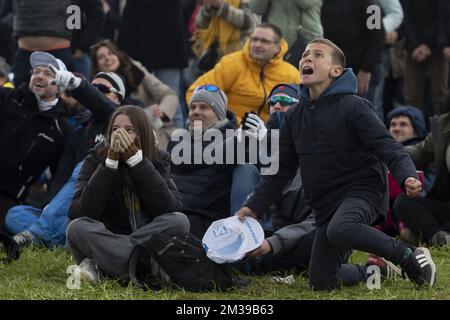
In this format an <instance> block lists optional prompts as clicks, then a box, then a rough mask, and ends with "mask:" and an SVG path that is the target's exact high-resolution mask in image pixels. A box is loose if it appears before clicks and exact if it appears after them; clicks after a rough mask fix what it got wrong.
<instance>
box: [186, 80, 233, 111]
mask: <svg viewBox="0 0 450 320" xmlns="http://www.w3.org/2000/svg"><path fill="white" fill-rule="evenodd" d="M200 90H206V91H209V92H219V95H220V98H221V99H222V101H223V103H224V104H225V107H227V102H226V101H225V98H224V97H223V95H222V91H221V90H220V88H219V87H217V86H215V85H213V84H205V85H202V86H198V87H197V88H195V89H194V93H197V92H198V91H200Z"/></svg>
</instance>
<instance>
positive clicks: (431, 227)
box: [394, 194, 450, 241]
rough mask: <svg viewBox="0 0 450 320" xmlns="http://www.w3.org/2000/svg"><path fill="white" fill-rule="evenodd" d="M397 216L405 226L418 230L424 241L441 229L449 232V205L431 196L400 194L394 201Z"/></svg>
mask: <svg viewBox="0 0 450 320" xmlns="http://www.w3.org/2000/svg"><path fill="white" fill-rule="evenodd" d="M394 211H395V214H396V215H397V217H398V218H399V219H400V220H401V221H402V222H403V223H404V224H405V226H406V227H408V228H410V229H412V230H413V231H416V232H419V233H420V234H421V235H422V237H423V239H424V240H425V241H429V240H430V239H431V238H432V237H433V235H434V234H435V233H436V232H438V231H441V230H445V231H447V232H450V205H449V204H448V203H447V202H444V201H439V200H435V199H431V198H408V197H407V196H405V195H404V194H402V195H400V196H399V197H398V198H397V200H396V202H395V203H394Z"/></svg>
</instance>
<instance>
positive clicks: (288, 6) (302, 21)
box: [250, 0, 323, 46]
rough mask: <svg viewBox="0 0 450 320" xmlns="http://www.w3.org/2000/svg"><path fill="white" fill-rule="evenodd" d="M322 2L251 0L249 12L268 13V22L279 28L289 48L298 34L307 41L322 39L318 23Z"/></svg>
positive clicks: (320, 26) (313, 0)
mask: <svg viewBox="0 0 450 320" xmlns="http://www.w3.org/2000/svg"><path fill="white" fill-rule="evenodd" d="M321 7H322V0H251V1H250V10H252V11H253V12H254V13H257V14H260V15H262V14H264V13H266V11H267V10H269V11H268V21H269V22H270V23H273V24H274V25H276V26H277V27H279V28H280V29H281V31H282V33H283V38H284V39H285V40H286V41H287V43H288V44H289V46H292V45H293V44H294V42H295V40H296V39H297V36H298V33H299V32H300V34H301V35H302V36H303V37H305V39H306V40H307V41H311V40H313V39H315V38H322V37H323V28H322V23H321V21H320V9H321Z"/></svg>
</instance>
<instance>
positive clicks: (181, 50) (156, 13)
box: [118, 0, 188, 71]
mask: <svg viewBox="0 0 450 320" xmlns="http://www.w3.org/2000/svg"><path fill="white" fill-rule="evenodd" d="M186 32H187V30H185V27H184V24H183V16H182V5H181V0H133V1H128V2H127V5H126V6H125V9H124V11H123V16H122V24H121V27H120V32H119V39H118V45H119V47H120V48H122V49H123V50H125V51H126V52H127V53H128V54H129V55H130V56H131V57H132V58H133V59H134V60H137V61H140V62H142V63H143V64H144V66H145V67H146V68H147V69H148V70H150V71H152V70H154V69H156V68H177V69H181V68H184V67H186V66H187V54H188V49H187V43H186V41H185V37H186V36H185V33H186Z"/></svg>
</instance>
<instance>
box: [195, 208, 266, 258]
mask: <svg viewBox="0 0 450 320" xmlns="http://www.w3.org/2000/svg"><path fill="white" fill-rule="evenodd" d="M263 240H264V231H263V229H262V227H261V225H260V224H259V222H258V221H257V220H255V219H253V218H251V217H246V218H245V220H244V222H241V221H239V218H238V217H237V216H233V217H229V218H226V219H221V220H217V221H214V222H213V223H212V224H211V226H210V227H209V228H208V230H207V231H206V233H205V235H204V236H203V240H202V243H203V248H204V249H205V252H206V255H207V257H208V258H209V259H211V260H212V261H214V262H216V263H227V262H236V261H239V260H241V259H242V258H244V256H245V254H246V253H248V252H250V251H252V250H254V249H256V248H258V247H259V246H260V245H261V243H262V242H263Z"/></svg>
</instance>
